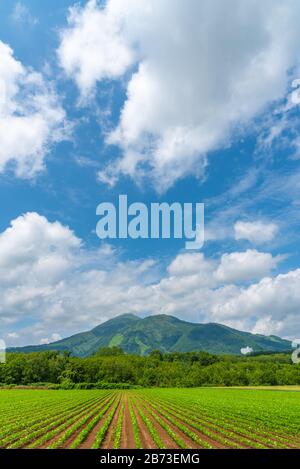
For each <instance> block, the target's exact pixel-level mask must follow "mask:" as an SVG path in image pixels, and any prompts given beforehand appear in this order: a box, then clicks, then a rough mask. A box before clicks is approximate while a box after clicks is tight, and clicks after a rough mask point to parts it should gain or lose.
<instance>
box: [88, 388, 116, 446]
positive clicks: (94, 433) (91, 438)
mask: <svg viewBox="0 0 300 469" xmlns="http://www.w3.org/2000/svg"><path fill="white" fill-rule="evenodd" d="M117 399H118V397H117V396H116V397H115V399H114V400H113V401H112V403H111V405H110V407H109V408H108V409H107V410H106V412H105V414H104V415H103V416H102V417H101V419H100V420H99V422H98V423H97V424H96V425H95V426H94V428H93V429H92V430H91V432H90V433H89V435H88V436H87V438H86V439H85V440H84V441H83V442H82V443H81V445H80V446H79V449H90V448H91V447H92V446H93V443H94V441H95V439H96V436H97V433H98V432H99V430H100V429H101V427H102V425H103V423H104V422H105V420H106V417H107V416H108V414H109V412H110V411H111V409H112V407H113V405H114V404H115V402H116V400H117Z"/></svg>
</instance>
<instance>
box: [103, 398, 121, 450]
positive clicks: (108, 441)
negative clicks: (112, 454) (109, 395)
mask: <svg viewBox="0 0 300 469" xmlns="http://www.w3.org/2000/svg"><path fill="white" fill-rule="evenodd" d="M123 399H124V393H122V396H121V399H120V401H119V405H118V407H117V410H116V412H115V414H114V417H113V419H112V422H111V424H110V426H109V428H108V431H107V433H106V435H105V437H104V440H103V442H102V444H101V446H100V448H103V449H112V448H113V447H114V440H115V431H116V427H117V423H118V418H119V415H120V411H121V408H122V402H123Z"/></svg>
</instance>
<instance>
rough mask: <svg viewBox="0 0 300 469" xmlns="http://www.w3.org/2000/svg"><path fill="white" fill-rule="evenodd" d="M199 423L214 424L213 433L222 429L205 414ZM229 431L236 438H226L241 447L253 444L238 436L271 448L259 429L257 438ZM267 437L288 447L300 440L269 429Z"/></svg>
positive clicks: (297, 445) (296, 445) (293, 446)
mask: <svg viewBox="0 0 300 469" xmlns="http://www.w3.org/2000/svg"><path fill="white" fill-rule="evenodd" d="M159 404H160V403H159ZM166 404H167V405H169V406H170V407H172V409H173V410H175V411H176V408H174V407H173V406H172V404H171V403H170V402H167V403H166ZM232 421H233V420H230V419H226V422H227V423H231V424H232ZM199 423H200V424H202V423H203V425H204V426H205V425H208V426H209V425H214V426H215V429H216V431H215V433H217V430H218V428H220V429H222V430H223V429H224V427H222V425H221V424H218V423H216V422H214V421H213V420H207V415H201V416H200V417H199ZM230 432H232V433H233V434H234V435H236V438H235V437H232V436H231V437H228V436H226V438H227V439H229V440H231V441H233V442H235V443H238V444H239V445H240V446H241V448H253V446H250V445H249V446H248V445H246V444H242V443H241V442H240V441H239V439H238V437H239V436H241V437H244V438H247V439H249V440H250V441H253V442H255V443H260V444H264V445H265V446H267V447H270V448H272V446H271V445H270V446H268V445H267V444H265V443H263V442H261V440H260V439H259V438H263V439H264V438H266V436H265V435H264V434H263V433H261V432H259V431H256V432H255V437H257V439H255V438H254V437H253V436H252V434H250V433H241V432H237V431H236V430H230ZM268 438H269V439H270V440H271V441H274V443H276V442H277V443H281V444H283V445H286V446H287V447H288V448H299V441H300V440H299V439H298V438H296V437H288V436H287V435H282V434H281V433H278V432H274V433H272V432H271V431H270V435H269V436H268ZM280 439H282V440H284V441H280Z"/></svg>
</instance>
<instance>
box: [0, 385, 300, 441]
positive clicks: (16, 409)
mask: <svg viewBox="0 0 300 469" xmlns="http://www.w3.org/2000/svg"><path fill="white" fill-rule="evenodd" d="M298 390H299V388H296V387H294V388H293V390H289V389H287V388H286V389H284V390H274V389H232V388H193V389H144V390H134V391H133V390H130V391H112V390H111V391H104V390H103V391H100V390H95V391H93V390H92V391H46V390H1V391H0V447H1V448H45V449H46V448H83V449H84V448H108V449H111V448H146V449H147V448H168V449H171V448H208V449H209V448H300V393H299V392H297V391H298Z"/></svg>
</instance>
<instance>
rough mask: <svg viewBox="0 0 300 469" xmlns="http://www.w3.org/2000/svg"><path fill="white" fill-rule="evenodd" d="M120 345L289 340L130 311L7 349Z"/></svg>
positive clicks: (140, 347) (217, 348)
mask: <svg viewBox="0 0 300 469" xmlns="http://www.w3.org/2000/svg"><path fill="white" fill-rule="evenodd" d="M112 346H119V347H121V348H123V350H124V351H125V352H127V353H134V354H138V355H147V354H148V353H150V352H151V351H153V350H161V351H162V352H165V353H166V352H191V351H206V352H210V353H219V354H225V353H229V354H240V353H241V348H244V347H250V348H252V349H253V351H254V352H261V351H269V352H270V351H274V352H279V351H286V350H290V349H291V348H292V344H291V342H290V341H288V340H285V339H281V338H280V337H277V336H274V335H270V336H265V335H262V334H252V333H250V332H245V331H239V330H237V329H233V328H231V327H229V326H226V325H223V324H218V323H213V322H210V323H205V324H202V323H192V322H188V321H185V320H182V319H179V318H177V317H175V316H170V315H166V314H159V315H152V316H146V317H145V318H140V317H139V316H136V315H134V314H132V313H127V314H122V315H119V316H116V317H115V318H112V319H109V320H108V321H105V322H103V323H102V324H100V325H98V326H96V327H94V328H93V329H91V330H90V331H86V332H81V333H77V334H74V335H72V336H70V337H67V338H64V339H61V340H59V341H56V342H53V343H50V344H43V345H28V346H25V347H11V348H9V349H8V352H23V353H30V352H35V351H45V350H59V351H64V350H67V351H70V352H71V353H72V355H74V356H79V357H86V356H89V355H93V354H94V353H96V352H97V350H99V348H101V347H112Z"/></svg>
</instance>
